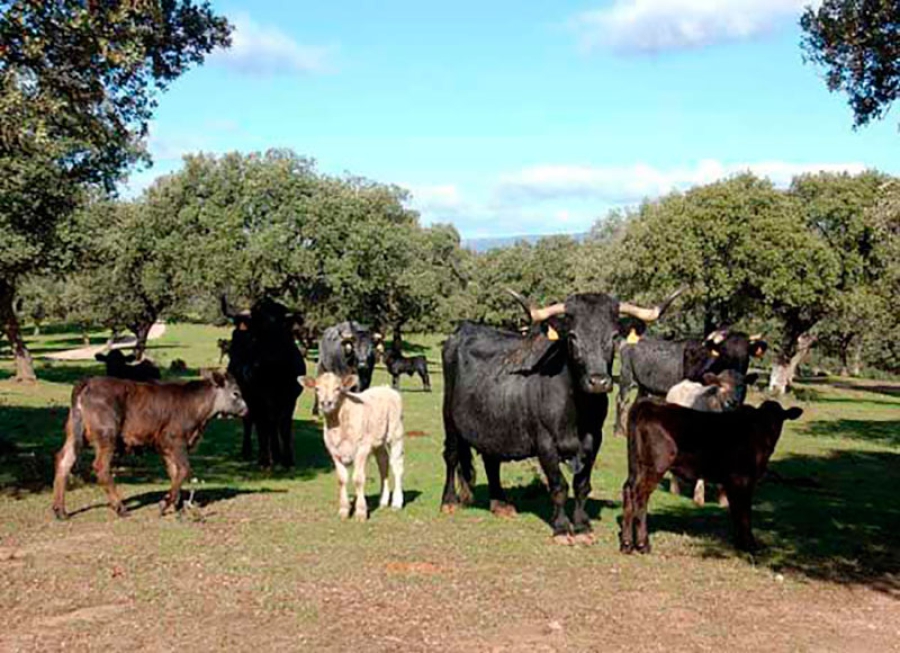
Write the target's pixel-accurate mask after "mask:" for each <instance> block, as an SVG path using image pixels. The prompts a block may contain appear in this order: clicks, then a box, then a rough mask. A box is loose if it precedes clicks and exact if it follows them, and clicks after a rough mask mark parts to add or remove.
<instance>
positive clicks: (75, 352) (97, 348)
mask: <svg viewBox="0 0 900 653" xmlns="http://www.w3.org/2000/svg"><path fill="white" fill-rule="evenodd" d="M165 333H166V325H165V324H164V323H163V322H157V323H156V324H154V325H153V326H152V327H150V332H149V333H148V334H147V340H156V339H158V338H161V337H162V336H163V335H164V334H165ZM136 342H137V341H136V340H135V338H134V337H133V336H129V337H127V338H123V339H121V340H118V341H116V342H115V343H114V344H113V345H112V346H109V347H107V345H93V346H90V347H78V348H77V349H67V350H65V351H59V352H54V353H50V354H46V355H45V356H44V358H46V359H48V360H54V361H84V360H94V355H95V354H99V353H100V352H103V351H107V350H108V349H129V348H131V347H134V345H135V343H136Z"/></svg>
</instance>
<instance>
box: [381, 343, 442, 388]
mask: <svg viewBox="0 0 900 653" xmlns="http://www.w3.org/2000/svg"><path fill="white" fill-rule="evenodd" d="M384 366H385V367H386V368H387V371H388V374H390V375H391V380H392V383H393V386H394V390H399V389H400V376H401V375H403V374H406V375H407V376H412V375H413V374H418V375H419V378H420V379H422V389H423V390H425V392H431V378H430V377H429V376H428V360H427V359H426V358H425V357H424V356H410V357H408V358H407V357H406V356H404V355H403V354H401V353H400V352H398V351H394V350H391V351H389V352H387V353H386V354H385V356H384Z"/></svg>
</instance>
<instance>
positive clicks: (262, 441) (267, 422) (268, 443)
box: [254, 411, 276, 469]
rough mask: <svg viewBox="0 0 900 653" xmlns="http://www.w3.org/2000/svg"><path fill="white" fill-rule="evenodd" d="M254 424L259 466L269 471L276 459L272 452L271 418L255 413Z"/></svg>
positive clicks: (261, 413)
mask: <svg viewBox="0 0 900 653" xmlns="http://www.w3.org/2000/svg"><path fill="white" fill-rule="evenodd" d="M254 423H255V424H256V437H257V438H259V466H260V467H262V468H264V469H270V468H271V467H272V465H273V464H274V462H275V459H276V456H275V452H274V446H276V443H274V442H272V439H273V437H272V436H273V433H272V430H273V429H272V420H271V417H270V416H269V415H267V414H264V413H263V412H262V411H259V412H257V413H256V419H255V420H254Z"/></svg>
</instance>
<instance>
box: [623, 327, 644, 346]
mask: <svg viewBox="0 0 900 653" xmlns="http://www.w3.org/2000/svg"><path fill="white" fill-rule="evenodd" d="M640 341H641V337H640V336H639V335H638V332H637V331H635V330H634V329H632V330H631V331H629V332H628V337H627V338H625V342H627V343H628V344H629V345H634V344H637V343H639V342H640Z"/></svg>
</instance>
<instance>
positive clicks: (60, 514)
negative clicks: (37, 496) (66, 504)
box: [53, 506, 69, 521]
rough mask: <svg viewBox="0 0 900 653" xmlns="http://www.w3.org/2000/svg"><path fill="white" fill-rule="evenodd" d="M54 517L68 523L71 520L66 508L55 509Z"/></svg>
mask: <svg viewBox="0 0 900 653" xmlns="http://www.w3.org/2000/svg"><path fill="white" fill-rule="evenodd" d="M53 516H54V517H56V518H57V519H58V520H59V521H66V520H67V519H68V518H69V515H68V513H66V510H65V508H57V507H56V506H54V507H53Z"/></svg>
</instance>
